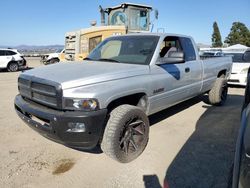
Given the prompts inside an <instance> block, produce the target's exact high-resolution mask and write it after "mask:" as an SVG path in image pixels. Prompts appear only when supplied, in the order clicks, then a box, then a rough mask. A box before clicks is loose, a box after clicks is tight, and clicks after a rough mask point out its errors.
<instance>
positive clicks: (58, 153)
mask: <svg viewBox="0 0 250 188" xmlns="http://www.w3.org/2000/svg"><path fill="white" fill-rule="evenodd" d="M27 62H28V64H29V66H31V67H37V66H42V65H41V64H40V62H39V59H37V58H28V59H27ZM18 75H19V72H17V73H8V72H0V96H1V100H0V107H1V110H0V149H1V152H0V161H1V164H0V187H1V188H5V187H108V188H109V187H115V188H116V187H131V188H132V187H156V188H158V187H162V186H163V182H164V181H165V182H168V184H169V186H170V187H171V188H172V187H173V188H179V187H180V188H183V187H201V188H206V187H218V188H224V187H225V188H226V187H227V182H228V180H229V178H230V170H231V167H232V162H233V157H234V148H235V142H236V137H237V133H238V128H239V122H240V110H241V105H242V102H243V94H244V89H243V88H230V89H229V96H228V100H227V103H226V105H225V106H223V107H213V106H210V105H208V104H207V97H206V96H200V97H197V98H194V99H191V100H189V101H186V102H183V103H181V104H179V105H176V106H174V107H172V108H170V109H167V110H165V111H162V112H160V113H157V114H155V115H153V116H151V117H150V121H151V127H150V139H149V143H148V146H147V148H146V150H145V151H144V153H143V154H142V155H141V156H140V157H139V158H138V159H137V160H135V161H133V162H131V163H129V164H119V163H117V162H115V161H113V160H112V159H110V158H108V157H107V156H106V155H105V154H103V153H99V154H95V153H86V152H81V151H76V150H73V149H70V148H67V147H65V146H62V145H59V144H56V143H54V142H51V141H49V140H47V139H46V138H43V137H42V136H40V135H39V134H37V133H36V132H34V131H33V130H32V129H30V128H29V127H28V126H26V125H25V124H24V123H23V122H22V121H21V120H20V119H19V118H18V116H17V115H16V113H15V111H14V107H13V100H14V97H15V95H16V94H17V92H18V91H17V77H18Z"/></svg>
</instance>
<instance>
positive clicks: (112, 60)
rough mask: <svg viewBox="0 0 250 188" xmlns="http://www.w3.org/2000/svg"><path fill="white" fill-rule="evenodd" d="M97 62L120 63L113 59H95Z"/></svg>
mask: <svg viewBox="0 0 250 188" xmlns="http://www.w3.org/2000/svg"><path fill="white" fill-rule="evenodd" d="M97 61H110V62H117V63H121V62H120V61H118V60H115V59H109V58H100V59H97Z"/></svg>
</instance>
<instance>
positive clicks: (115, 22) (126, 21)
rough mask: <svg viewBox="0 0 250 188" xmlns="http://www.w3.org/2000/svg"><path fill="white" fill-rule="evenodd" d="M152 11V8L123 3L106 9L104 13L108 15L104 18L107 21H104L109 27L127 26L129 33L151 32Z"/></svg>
mask: <svg viewBox="0 0 250 188" xmlns="http://www.w3.org/2000/svg"><path fill="white" fill-rule="evenodd" d="M151 11H152V7H150V6H146V5H138V4H131V3H123V4H121V5H118V6H115V7H111V8H106V9H105V10H104V11H103V12H104V13H105V14H106V15H105V16H104V18H107V20H105V19H104V21H105V24H106V25H109V26H121V25H122V26H125V27H126V29H127V32H142V31H149V30H150V12H151ZM100 12H101V11H100ZM101 13H102V12H101Z"/></svg>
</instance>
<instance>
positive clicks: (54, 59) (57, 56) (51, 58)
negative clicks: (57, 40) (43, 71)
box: [41, 49, 65, 65]
mask: <svg viewBox="0 0 250 188" xmlns="http://www.w3.org/2000/svg"><path fill="white" fill-rule="evenodd" d="M64 53H65V50H64V49H59V50H57V51H56V52H54V53H49V54H45V55H42V56H41V62H42V63H43V64H44V65H48V64H54V63H58V62H60V61H61V60H62V59H64Z"/></svg>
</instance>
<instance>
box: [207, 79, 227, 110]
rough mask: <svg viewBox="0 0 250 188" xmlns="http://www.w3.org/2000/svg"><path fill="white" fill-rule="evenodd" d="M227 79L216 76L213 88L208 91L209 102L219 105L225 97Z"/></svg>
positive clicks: (223, 101) (224, 100)
mask: <svg viewBox="0 0 250 188" xmlns="http://www.w3.org/2000/svg"><path fill="white" fill-rule="evenodd" d="M227 92H228V87H227V80H226V79H225V78H217V79H216V81H215V83H214V86H213V88H212V89H211V90H210V91H209V93H208V99H209V102H210V104H212V105H216V106H221V105H223V104H224V103H225V102H226V99H227Z"/></svg>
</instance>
